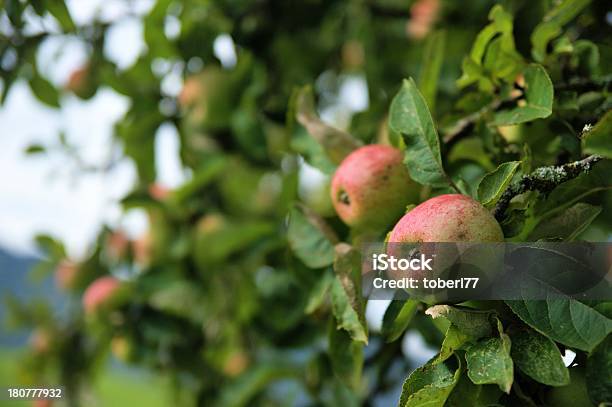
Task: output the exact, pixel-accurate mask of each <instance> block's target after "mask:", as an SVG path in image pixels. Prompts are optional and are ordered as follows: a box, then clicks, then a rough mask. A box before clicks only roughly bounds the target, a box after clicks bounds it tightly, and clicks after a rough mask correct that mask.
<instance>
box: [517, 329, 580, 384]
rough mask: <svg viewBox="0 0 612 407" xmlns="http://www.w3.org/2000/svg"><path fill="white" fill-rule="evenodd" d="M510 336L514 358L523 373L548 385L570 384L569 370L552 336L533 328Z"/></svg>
mask: <svg viewBox="0 0 612 407" xmlns="http://www.w3.org/2000/svg"><path fill="white" fill-rule="evenodd" d="M510 338H511V339H512V352H511V355H512V360H513V361H514V363H515V364H516V366H517V367H518V368H519V369H520V370H521V371H522V372H523V373H525V374H526V375H527V376H529V377H531V378H532V379H533V380H535V381H537V382H540V383H543V384H546V385H548V386H565V385H567V384H569V380H570V376H569V370H568V369H567V367H565V364H564V363H563V358H562V357H561V352H559V348H557V345H555V343H554V342H553V341H552V340H551V339H550V338H547V337H546V336H544V335H541V334H539V333H537V332H535V331H533V330H531V329H522V330H520V331H516V332H513V333H511V334H510Z"/></svg>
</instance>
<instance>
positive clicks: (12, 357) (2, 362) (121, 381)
mask: <svg viewBox="0 0 612 407" xmlns="http://www.w3.org/2000/svg"><path fill="white" fill-rule="evenodd" d="M18 355H19V352H18V351H17V352H16V351H14V350H7V349H0V388H2V387H7V386H11V385H19V384H18V383H15V381H16V379H15V378H16V377H17V372H18V369H17V366H18V365H17V364H18V363H19V358H18ZM93 388H94V391H95V393H94V397H95V406H100V407H105V406H112V407H132V406H148V407H157V406H160V407H161V406H168V405H172V404H173V403H172V399H171V394H170V391H169V388H168V386H167V384H166V382H165V381H164V380H163V379H162V378H160V377H155V376H153V375H151V374H150V373H148V372H146V371H141V370H136V369H123V368H111V367H110V366H109V368H107V369H106V370H104V371H103V372H100V373H99V376H98V378H97V380H96V382H95V383H94V386H93ZM31 405H32V404H31V402H27V401H13V402H9V401H7V400H6V398H5V397H4V395H0V406H2V407H4V406H6V407H13V406H15V407H26V406H27V407H29V406H31ZM55 406H58V407H61V406H62V404H55V405H54V407H55Z"/></svg>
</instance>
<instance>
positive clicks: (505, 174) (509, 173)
mask: <svg viewBox="0 0 612 407" xmlns="http://www.w3.org/2000/svg"><path fill="white" fill-rule="evenodd" d="M520 164H521V162H520V161H510V162H507V163H503V164H500V166H499V167H497V168H496V169H495V170H494V171H492V172H490V173H488V174H487V175H485V176H484V178H483V179H482V181H480V183H479V184H478V200H479V201H480V203H482V204H483V205H485V206H493V205H495V204H496V203H497V201H498V200H499V198H500V196H501V195H502V193H503V192H504V191H505V190H506V188H507V187H508V185H509V184H510V181H512V177H513V176H514V173H515V172H516V170H517V169H518V168H519V166H520Z"/></svg>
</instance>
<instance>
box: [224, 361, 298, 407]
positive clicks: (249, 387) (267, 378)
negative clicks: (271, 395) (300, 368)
mask: <svg viewBox="0 0 612 407" xmlns="http://www.w3.org/2000/svg"><path fill="white" fill-rule="evenodd" d="M294 377H295V366H291V365H289V364H286V363H283V362H281V361H275V362H274V363H273V362H264V363H258V364H257V365H255V366H254V367H252V368H250V369H248V370H247V371H246V372H245V374H244V375H242V376H240V377H239V378H238V379H237V380H235V381H232V382H230V383H229V384H227V385H225V386H223V387H222V388H221V393H220V395H219V404H217V405H219V406H227V407H240V406H248V405H251V404H252V403H249V402H250V401H251V399H253V398H254V397H255V396H257V394H258V393H260V392H261V391H262V390H263V389H265V388H266V387H267V386H269V385H270V383H271V382H274V381H277V380H280V379H285V378H294Z"/></svg>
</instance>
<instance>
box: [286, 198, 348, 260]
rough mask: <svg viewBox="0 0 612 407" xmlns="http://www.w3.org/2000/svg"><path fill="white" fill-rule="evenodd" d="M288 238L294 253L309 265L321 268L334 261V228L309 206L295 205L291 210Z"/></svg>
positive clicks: (335, 238) (335, 239) (335, 240)
mask: <svg viewBox="0 0 612 407" xmlns="http://www.w3.org/2000/svg"><path fill="white" fill-rule="evenodd" d="M287 239H288V241H289V247H291V250H292V251H293V253H294V254H295V255H296V256H297V257H298V258H299V259H300V260H301V261H302V262H303V263H304V264H305V265H307V266H308V267H310V268H321V267H325V266H329V265H330V264H332V263H333V261H334V244H335V243H336V242H337V241H338V239H337V237H336V236H335V234H334V232H333V230H332V229H331V228H330V227H329V226H328V225H327V224H326V223H325V221H324V220H323V219H322V218H321V217H320V216H318V215H317V214H316V213H314V212H313V211H312V210H310V209H309V208H306V207H304V206H300V207H294V208H293V209H291V211H290V212H289V225H288V228H287Z"/></svg>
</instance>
